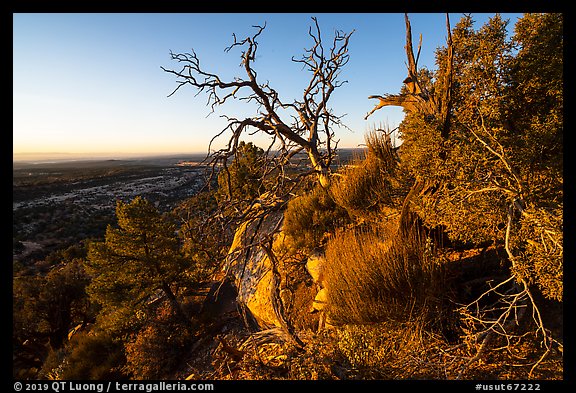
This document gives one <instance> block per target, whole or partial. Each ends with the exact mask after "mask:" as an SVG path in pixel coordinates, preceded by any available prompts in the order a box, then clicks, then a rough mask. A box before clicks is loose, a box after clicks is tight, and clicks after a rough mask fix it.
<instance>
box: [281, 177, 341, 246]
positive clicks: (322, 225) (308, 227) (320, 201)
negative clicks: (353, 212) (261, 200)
mask: <svg viewBox="0 0 576 393" xmlns="http://www.w3.org/2000/svg"><path fill="white" fill-rule="evenodd" d="M348 222H349V216H348V213H347V212H346V210H344V209H343V208H341V207H340V206H338V205H337V204H336V203H334V201H333V200H332V198H331V197H330V195H329V194H328V192H327V191H326V190H324V189H323V188H322V187H320V186H316V188H314V189H313V190H312V191H311V192H309V193H307V194H304V195H301V196H299V197H296V198H294V199H292V200H291V201H290V202H289V203H288V207H287V209H286V211H285V212H284V227H283V231H284V233H285V234H286V236H287V237H288V238H289V239H290V240H291V242H290V243H291V245H292V247H293V248H294V249H295V250H302V251H311V250H313V249H314V248H316V247H319V246H322V245H323V244H324V243H325V241H326V239H327V236H328V235H329V234H330V233H333V232H334V231H335V230H336V228H340V227H342V226H344V225H346V223H348Z"/></svg>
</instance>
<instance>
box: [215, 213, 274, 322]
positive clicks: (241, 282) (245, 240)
mask: <svg viewBox="0 0 576 393" xmlns="http://www.w3.org/2000/svg"><path fill="white" fill-rule="evenodd" d="M283 218H284V215H283V212H282V211H273V212H270V213H267V214H263V215H262V216H260V217H256V218H253V219H250V220H248V221H246V222H244V223H243V224H242V225H241V226H240V227H239V228H238V229H237V230H236V233H235V235H234V241H233V243H232V246H231V247H230V251H229V253H228V258H227V265H226V268H227V273H228V274H229V275H231V276H232V278H233V281H234V284H235V285H236V288H237V290H238V303H240V304H242V305H244V306H245V307H246V308H247V309H248V310H249V311H250V313H251V314H252V316H253V317H254V319H255V320H256V322H257V323H258V325H259V326H260V327H261V328H263V329H266V328H270V327H274V326H277V327H280V326H281V323H280V321H279V320H278V317H277V315H276V312H275V311H274V306H273V300H272V293H273V292H272V291H274V290H275V288H274V287H273V274H272V263H271V261H270V259H269V257H268V255H267V253H266V251H265V250H264V248H262V246H260V245H259V244H260V243H262V242H265V241H266V240H267V239H269V237H270V236H271V235H273V234H274V233H275V232H277V231H278V229H279V228H280V226H281V225H282V220H283ZM273 236H274V235H273ZM276 236H277V235H276Z"/></svg>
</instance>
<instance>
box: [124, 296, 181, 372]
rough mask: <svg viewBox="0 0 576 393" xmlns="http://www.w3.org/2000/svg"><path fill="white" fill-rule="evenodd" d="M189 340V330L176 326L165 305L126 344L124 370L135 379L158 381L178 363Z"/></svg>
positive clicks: (175, 321) (178, 324) (179, 324)
mask: <svg viewBox="0 0 576 393" xmlns="http://www.w3.org/2000/svg"><path fill="white" fill-rule="evenodd" d="M190 340H191V335H190V330H189V329H188V328H187V327H186V326H183V325H182V323H178V321H177V318H176V314H175V312H174V311H173V310H172V309H171V308H170V307H169V306H167V305H165V306H163V307H161V308H160V309H159V310H158V314H157V316H156V318H155V319H154V320H153V321H152V322H151V323H150V324H148V325H147V326H145V327H144V328H143V329H142V330H140V331H139V332H138V334H137V335H136V337H135V340H134V341H133V342H131V343H128V344H126V360H127V366H126V369H127V370H128V371H129V372H130V373H131V374H132V375H133V376H134V377H135V378H136V379H162V378H163V377H165V376H166V373H168V372H169V371H171V370H172V369H173V368H174V366H176V365H177V364H178V361H179V360H180V357H181V355H182V354H183V351H184V349H185V348H187V345H188V344H189V343H190Z"/></svg>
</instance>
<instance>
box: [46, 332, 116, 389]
mask: <svg viewBox="0 0 576 393" xmlns="http://www.w3.org/2000/svg"><path fill="white" fill-rule="evenodd" d="M70 348H72V350H71V352H70V354H69V355H68V356H65V358H64V362H63V363H62V364H61V366H60V367H59V368H58V369H56V370H53V373H57V375H58V377H59V379H86V380H101V379H119V378H121V377H122V373H121V371H120V370H121V367H122V366H123V365H124V362H125V357H124V351H123V348H122V343H121V342H119V341H117V340H115V339H114V338H113V337H112V336H110V335H108V334H107V333H104V332H89V333H79V334H77V335H76V336H74V338H73V339H72V341H71V343H70Z"/></svg>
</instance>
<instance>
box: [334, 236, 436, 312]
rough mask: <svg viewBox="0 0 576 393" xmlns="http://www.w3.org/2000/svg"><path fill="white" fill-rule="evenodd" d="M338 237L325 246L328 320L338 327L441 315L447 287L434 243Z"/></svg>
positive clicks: (419, 238)
mask: <svg viewBox="0 0 576 393" xmlns="http://www.w3.org/2000/svg"><path fill="white" fill-rule="evenodd" d="M394 239H395V238H394V236H393V235H392V232H390V231H389V232H388V233H376V232H374V231H369V230H354V231H346V232H339V233H337V234H336V235H335V236H334V237H333V238H332V239H331V240H330V242H329V243H328V245H327V247H326V268H325V279H326V283H327V287H328V294H329V304H328V315H329V317H330V318H331V319H332V320H333V321H335V322H339V323H369V322H379V321H384V320H396V321H409V320H414V319H415V318H421V317H422V316H423V315H424V316H425V317H426V318H425V319H428V320H430V321H432V320H434V319H437V318H438V317H439V313H441V308H442V307H441V305H442V298H443V296H444V295H445V290H446V283H445V280H444V277H443V269H442V265H441V264H440V263H439V261H438V260H437V258H436V257H435V256H434V250H433V247H432V243H431V242H430V241H429V240H425V239H423V238H422V237H421V236H419V235H417V234H414V235H413V236H410V237H408V238H406V239H403V241H401V242H400V241H395V240H394Z"/></svg>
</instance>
